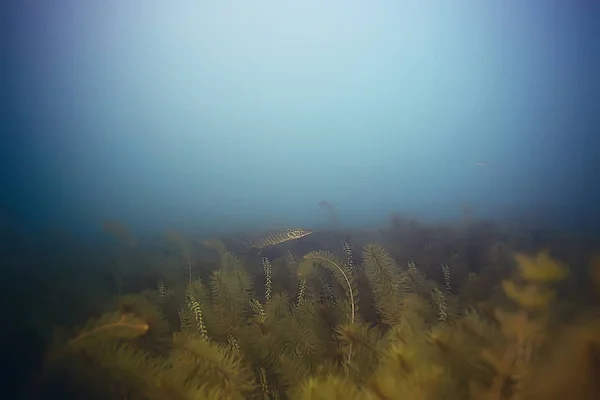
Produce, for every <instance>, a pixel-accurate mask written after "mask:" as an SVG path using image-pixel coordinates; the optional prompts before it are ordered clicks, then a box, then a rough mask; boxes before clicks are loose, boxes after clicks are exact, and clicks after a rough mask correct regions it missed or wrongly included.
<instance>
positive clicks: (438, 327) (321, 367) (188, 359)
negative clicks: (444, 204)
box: [41, 244, 600, 400]
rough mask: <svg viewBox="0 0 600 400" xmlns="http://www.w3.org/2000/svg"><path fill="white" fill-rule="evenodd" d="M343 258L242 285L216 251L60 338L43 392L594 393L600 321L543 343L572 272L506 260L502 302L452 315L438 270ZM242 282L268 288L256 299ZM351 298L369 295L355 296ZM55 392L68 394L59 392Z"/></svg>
mask: <svg viewBox="0 0 600 400" xmlns="http://www.w3.org/2000/svg"><path fill="white" fill-rule="evenodd" d="M345 247H348V248H344V249H343V251H344V255H345V257H344V256H341V257H338V256H337V255H335V254H333V253H330V252H326V251H313V252H309V253H308V254H306V255H305V256H304V257H303V258H302V261H301V262H300V263H298V262H297V261H296V259H295V257H294V255H293V254H292V253H291V252H287V253H286V255H285V257H281V258H278V259H275V260H274V261H273V263H271V262H269V260H267V259H262V264H263V268H262V271H263V272H264V275H263V274H262V273H259V274H258V276H251V274H250V272H249V271H250V269H249V268H248V267H249V266H247V265H244V263H242V261H241V260H240V259H239V258H238V257H237V256H236V255H234V254H232V253H230V252H227V251H226V250H225V249H224V246H215V247H214V248H215V249H217V251H218V252H219V254H220V263H221V267H220V268H219V269H216V270H214V271H212V273H211V274H210V277H209V279H208V280H207V283H208V284H207V285H206V286H205V285H204V284H203V282H202V281H201V280H200V279H197V278H196V279H194V278H193V277H192V278H191V279H190V277H189V276H186V277H185V279H184V281H185V282H184V284H182V285H180V286H175V289H173V288H171V287H168V285H167V286H165V284H163V283H160V284H159V285H158V290H154V291H148V292H143V293H138V294H130V295H125V296H118V297H117V298H116V300H115V302H116V306H113V307H111V309H110V310H111V311H110V312H107V313H106V314H104V315H103V316H102V317H101V318H100V319H94V320H90V322H89V323H88V324H87V325H86V326H84V327H83V328H81V329H80V330H78V331H76V332H74V333H73V335H67V336H66V337H63V339H62V340H57V341H56V344H55V346H54V347H53V349H52V350H51V351H50V352H49V353H48V356H47V358H46V363H45V369H44V377H43V379H42V380H41V382H42V385H41V387H42V388H45V390H46V391H47V392H48V393H51V394H53V393H55V394H61V395H63V396H64V395H67V394H69V395H75V396H76V397H78V398H89V399H91V398H114V399H117V398H127V399H157V400H158V399H176V400H198V399H343V400H351V399H369V400H394V399H398V400H400V399H402V400H404V399H419V400H427V399H432V400H434V399H435V400H437V399H448V400H453V399H457V400H458V399H470V400H479V399H488V400H489V399H496V400H505V399H506V400H509V399H510V400H517V399H519V400H520V399H550V400H554V399H556V400H558V399H563V398H568V399H592V398H595V397H594V396H595V395H596V394H597V393H598V390H597V388H596V387H595V386H594V385H595V383H594V382H595V380H594V379H595V378H596V376H595V375H594V373H595V372H594V358H593V357H592V356H591V355H590V349H598V346H599V345H600V340H598V339H597V338H598V337H600V329H598V326H600V323H599V322H598V319H596V322H595V323H594V324H589V323H583V322H578V323H577V324H575V325H574V326H567V327H564V328H562V329H559V330H558V331H557V332H558V333H557V334H555V335H551V334H549V333H548V323H549V322H548V321H549V319H550V318H549V312H548V310H549V307H550V304H551V302H552V301H554V300H555V297H556V295H555V291H554V289H553V287H552V286H551V284H553V283H556V282H558V281H560V280H561V279H565V278H566V276H567V271H568V270H567V268H566V266H564V265H563V264H561V263H558V262H557V261H555V260H553V259H552V258H551V257H550V256H549V255H548V254H547V253H541V254H538V255H537V256H533V257H531V256H525V255H517V256H516V257H515V260H516V264H517V267H518V268H517V272H516V274H515V275H514V276H513V278H512V279H509V280H505V281H503V282H501V283H500V282H499V287H500V288H501V290H502V292H503V293H504V295H505V299H504V300H505V302H504V303H503V304H502V305H499V304H492V303H486V305H485V306H478V307H477V308H475V307H470V308H468V309H467V310H466V311H462V312H459V311H458V309H457V307H456V304H458V302H457V301H456V297H455V296H454V295H453V291H454V290H455V288H453V287H452V286H451V285H450V275H449V274H450V270H449V267H448V266H447V265H446V266H444V267H443V271H444V274H443V278H444V282H443V283H444V285H443V286H442V285H440V284H438V283H436V282H433V281H432V280H430V279H428V277H427V276H425V275H424V274H423V273H421V272H420V271H419V269H418V268H417V266H416V265H415V264H414V263H410V264H409V266H408V268H401V267H399V266H398V265H397V263H396V261H395V260H394V259H393V258H392V257H391V255H390V254H389V253H388V252H387V250H386V249H385V248H384V247H383V246H381V245H378V244H368V245H366V246H364V248H363V251H362V263H360V264H359V263H356V264H354V262H353V261H352V258H351V257H350V256H348V254H351V250H350V248H349V245H348V244H345ZM255 265H260V259H259V261H258V262H257V264H255ZM319 267H320V268H319ZM277 268H279V269H280V270H277ZM438 268H439V267H438ZM438 270H439V269H438ZM253 278H254V279H253ZM278 280H282V281H281V282H279V281H278ZM253 282H264V285H265V286H264V289H265V291H264V297H263V296H262V284H259V286H258V290H259V293H255V291H254V283H253ZM359 286H360V290H361V292H362V293H369V294H372V296H367V295H365V296H364V297H361V298H359V296H358V292H359ZM177 287H182V288H184V289H177ZM365 299H372V300H365ZM371 301H372V302H373V303H374V304H369V302H371ZM359 306H360V307H359ZM359 309H360V310H362V314H361V313H359ZM365 310H373V311H371V314H374V315H369V313H368V312H367V311H365ZM367 321H369V322H367ZM566 346H569V347H568V348H567V347H566ZM545 377H552V378H551V382H550V383H544V382H546V381H545V380H544V379H545ZM52 382H62V383H68V385H67V386H68V387H69V391H68V392H67V393H65V392H64V390H63V391H59V390H58V389H57V387H56V386H53V384H52ZM559 394H560V395H559ZM94 395H95V396H97V397H94Z"/></svg>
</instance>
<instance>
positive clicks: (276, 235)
mask: <svg viewBox="0 0 600 400" xmlns="http://www.w3.org/2000/svg"><path fill="white" fill-rule="evenodd" d="M311 233H312V231H310V230H308V229H302V228H292V229H284V230H281V231H277V232H273V233H269V234H266V235H261V236H260V237H258V238H257V239H255V240H253V241H252V242H251V243H250V247H251V248H255V249H264V248H265V247H271V246H275V245H276V244H280V243H284V242H288V241H290V240H296V239H300V238H303V237H304V236H308V235H310V234H311Z"/></svg>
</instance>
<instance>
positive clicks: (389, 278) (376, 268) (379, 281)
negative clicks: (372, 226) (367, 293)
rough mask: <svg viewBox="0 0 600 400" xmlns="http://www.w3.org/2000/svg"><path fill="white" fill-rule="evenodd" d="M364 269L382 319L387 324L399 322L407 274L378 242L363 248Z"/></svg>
mask: <svg viewBox="0 0 600 400" xmlns="http://www.w3.org/2000/svg"><path fill="white" fill-rule="evenodd" d="M363 261H364V271H365V275H366V277H367V280H368V281H369V284H370V286H371V288H372V291H373V297H374V300H375V304H376V307H377V309H378V310H379V312H380V314H381V316H382V320H383V321H384V322H385V323H387V324H388V325H394V324H397V323H399V322H400V319H401V317H402V315H401V310H402V297H403V296H404V294H405V293H406V290H407V287H408V282H407V276H406V274H405V273H403V272H402V271H401V270H400V269H399V268H398V265H396V262H395V261H394V259H393V258H392V256H390V254H389V253H388V252H387V250H386V249H385V248H384V247H383V246H381V245H378V244H368V245H366V246H365V247H364V248H363Z"/></svg>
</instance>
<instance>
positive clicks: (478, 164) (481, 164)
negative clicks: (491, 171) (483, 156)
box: [475, 160, 490, 167]
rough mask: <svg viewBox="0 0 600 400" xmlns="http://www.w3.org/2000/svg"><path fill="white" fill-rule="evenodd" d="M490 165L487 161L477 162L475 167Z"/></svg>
mask: <svg viewBox="0 0 600 400" xmlns="http://www.w3.org/2000/svg"><path fill="white" fill-rule="evenodd" d="M488 165H490V163H489V162H487V161H485V160H478V161H476V162H475V166H477V167H487V166H488Z"/></svg>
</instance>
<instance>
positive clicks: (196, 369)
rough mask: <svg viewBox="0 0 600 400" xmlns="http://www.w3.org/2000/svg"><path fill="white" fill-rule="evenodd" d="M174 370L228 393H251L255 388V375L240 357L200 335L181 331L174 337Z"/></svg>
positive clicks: (198, 382)
mask: <svg viewBox="0 0 600 400" xmlns="http://www.w3.org/2000/svg"><path fill="white" fill-rule="evenodd" d="M173 345H174V346H173V353H172V357H171V360H172V363H173V367H172V368H173V370H174V371H176V372H177V373H178V374H180V375H181V376H183V377H185V380H186V381H187V382H196V384H197V385H198V386H199V387H200V386H202V385H209V386H212V387H214V388H217V389H220V390H221V391H223V393H224V394H226V393H230V394H233V393H249V392H251V391H252V390H254V388H255V384H254V381H253V379H252V372H251V371H250V369H249V368H248V366H247V365H246V364H245V362H244V361H243V359H242V358H241V357H240V355H239V354H237V353H236V352H234V351H232V350H231V349H230V348H229V347H225V346H221V345H215V344H213V343H211V342H208V341H206V340H204V339H203V338H202V337H201V336H200V335H199V334H194V333H188V332H178V333H175V334H174V337H173Z"/></svg>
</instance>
